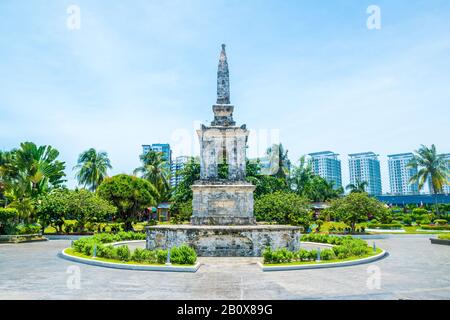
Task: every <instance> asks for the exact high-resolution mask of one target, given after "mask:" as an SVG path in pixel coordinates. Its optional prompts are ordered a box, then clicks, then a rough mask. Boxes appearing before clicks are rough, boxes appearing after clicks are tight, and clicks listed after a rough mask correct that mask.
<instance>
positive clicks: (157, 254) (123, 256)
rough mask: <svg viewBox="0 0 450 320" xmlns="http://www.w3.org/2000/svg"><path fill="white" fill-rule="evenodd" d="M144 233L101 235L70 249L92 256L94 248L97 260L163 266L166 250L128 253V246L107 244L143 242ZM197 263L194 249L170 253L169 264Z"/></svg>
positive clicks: (80, 240) (83, 240)
mask: <svg viewBox="0 0 450 320" xmlns="http://www.w3.org/2000/svg"><path fill="white" fill-rule="evenodd" d="M143 239H145V234H144V233H137V232H123V231H122V232H119V233H117V234H109V233H101V234H96V235H95V236H92V237H86V238H81V239H78V240H76V241H74V242H73V244H72V248H73V249H74V251H76V252H78V253H81V254H84V255H86V256H92V255H93V254H94V248H96V256H97V257H99V258H105V259H113V260H119V261H125V262H128V261H131V262H138V263H148V264H164V263H165V262H166V260H167V255H168V252H167V250H153V251H151V250H146V249H139V248H137V249H135V250H134V251H133V252H131V251H130V249H129V248H128V246H126V245H124V246H118V247H114V246H112V245H110V244H108V243H113V242H120V241H128V240H143ZM196 261H197V254H196V252H195V250H194V249H192V248H190V247H188V246H186V245H182V246H180V247H174V248H172V249H171V251H170V262H171V263H174V264H188V265H192V264H195V262H196Z"/></svg>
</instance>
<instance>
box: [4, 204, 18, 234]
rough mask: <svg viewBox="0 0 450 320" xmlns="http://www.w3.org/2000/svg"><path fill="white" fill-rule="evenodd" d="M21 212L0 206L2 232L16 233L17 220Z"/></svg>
mask: <svg viewBox="0 0 450 320" xmlns="http://www.w3.org/2000/svg"><path fill="white" fill-rule="evenodd" d="M18 216H19V212H18V211H17V210H16V209H13V208H0V234H13V233H15V220H16V219H17V217H18Z"/></svg>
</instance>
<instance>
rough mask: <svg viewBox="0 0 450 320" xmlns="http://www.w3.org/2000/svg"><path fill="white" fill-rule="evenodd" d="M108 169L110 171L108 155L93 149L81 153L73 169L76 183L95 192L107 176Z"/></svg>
mask: <svg viewBox="0 0 450 320" xmlns="http://www.w3.org/2000/svg"><path fill="white" fill-rule="evenodd" d="M108 169H112V166H111V162H110V160H109V158H108V154H107V153H106V152H97V151H96V150H95V149H94V148H91V149H89V150H87V151H84V152H83V153H81V154H80V156H79V157H78V162H77V165H76V166H75V167H74V170H77V172H76V178H77V180H78V183H79V184H80V185H82V186H84V187H85V188H88V189H89V190H91V191H95V190H97V188H98V186H99V185H100V183H102V181H103V180H104V179H105V178H106V177H107V176H108V174H107V173H108Z"/></svg>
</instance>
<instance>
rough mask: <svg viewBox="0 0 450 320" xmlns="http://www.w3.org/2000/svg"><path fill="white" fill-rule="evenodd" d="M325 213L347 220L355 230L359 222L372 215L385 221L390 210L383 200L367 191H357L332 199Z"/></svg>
mask: <svg viewBox="0 0 450 320" xmlns="http://www.w3.org/2000/svg"><path fill="white" fill-rule="evenodd" d="M324 214H325V215H326V214H329V215H331V217H334V218H335V219H336V220H338V221H342V222H345V223H346V224H348V225H349V226H350V227H351V229H352V231H353V232H354V231H355V230H356V224H357V223H358V222H365V221H367V219H369V218H372V217H375V218H377V220H380V221H383V220H385V218H386V217H387V216H389V215H390V212H389V210H388V208H386V207H385V205H384V204H383V203H382V202H380V201H378V200H376V199H375V198H372V197H370V196H369V195H368V194H367V193H361V192H355V193H350V194H348V195H347V196H345V197H343V198H339V199H335V200H332V201H331V203H330V207H329V208H327V209H326V212H325V213H324Z"/></svg>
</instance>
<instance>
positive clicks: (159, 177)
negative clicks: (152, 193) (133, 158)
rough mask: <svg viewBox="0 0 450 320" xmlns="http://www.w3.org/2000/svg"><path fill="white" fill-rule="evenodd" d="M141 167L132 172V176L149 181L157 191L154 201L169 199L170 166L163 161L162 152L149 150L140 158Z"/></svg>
mask: <svg viewBox="0 0 450 320" xmlns="http://www.w3.org/2000/svg"><path fill="white" fill-rule="evenodd" d="M140 160H141V162H142V166H140V167H138V168H136V169H135V170H134V174H135V175H138V176H140V177H141V178H142V179H145V180H147V181H149V182H150V183H151V184H152V185H153V186H154V187H155V188H156V190H157V191H158V195H157V196H156V201H157V202H158V203H159V202H162V201H167V200H169V198H170V192H171V190H170V164H169V163H167V162H166V161H165V160H164V154H163V153H162V152H156V151H154V150H150V151H149V152H147V153H145V154H143V155H141V156H140Z"/></svg>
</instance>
